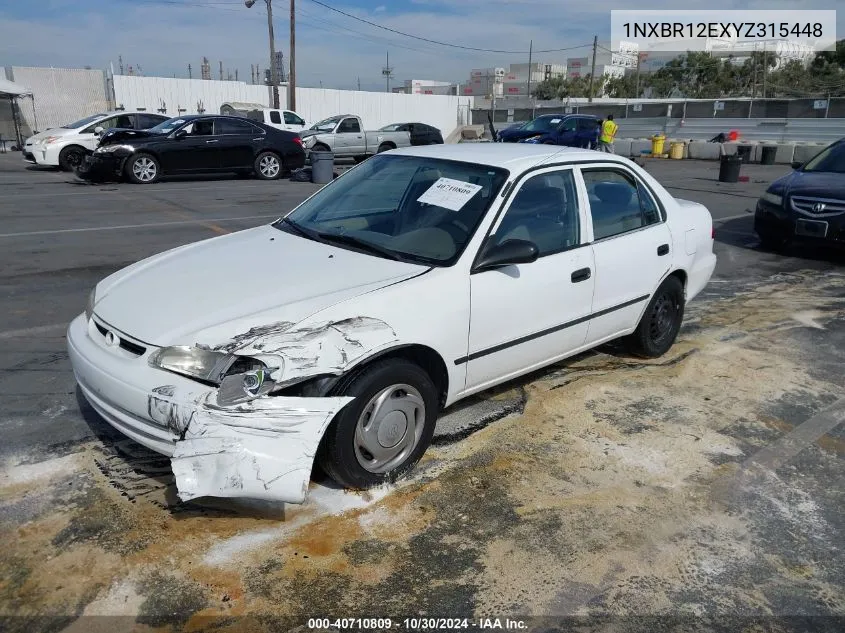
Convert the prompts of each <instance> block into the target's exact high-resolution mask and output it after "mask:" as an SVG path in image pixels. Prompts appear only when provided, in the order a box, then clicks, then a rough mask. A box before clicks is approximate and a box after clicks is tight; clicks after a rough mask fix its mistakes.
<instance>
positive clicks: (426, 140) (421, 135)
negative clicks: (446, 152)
mask: <svg viewBox="0 0 845 633" xmlns="http://www.w3.org/2000/svg"><path fill="white" fill-rule="evenodd" d="M379 132H408V133H410V135H411V145H441V144H442V143H443V135H442V134H441V133H440V130H438V129H437V128H436V127H432V126H430V125H426V124H425V123H391V124H390V125H385V126H384V127H383V128H381V129H380V130H379Z"/></svg>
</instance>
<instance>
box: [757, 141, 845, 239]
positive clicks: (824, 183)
mask: <svg viewBox="0 0 845 633" xmlns="http://www.w3.org/2000/svg"><path fill="white" fill-rule="evenodd" d="M792 168H793V169H794V171H793V172H792V173H791V174H788V175H786V176H783V177H781V178H778V179H777V180H775V181H774V182H773V183H772V184H771V185H769V188H768V189H767V190H766V193H764V194H763V195H762V196H761V197H760V199H759V200H758V201H757V209H756V211H755V213H754V231H755V232H756V233H757V235H758V236H759V237H760V243H761V244H762V246H763V248H768V249H772V250H777V249H780V248H783V247H784V246H786V245H787V244H788V243H789V242H792V241H801V242H804V241H807V242H814V243H818V244H827V245H831V246H838V247H845V139H840V140H838V141H836V142H835V143H833V144H832V145H829V146H827V147H826V148H824V149H823V150H822V151H821V152H820V153H818V154H816V155H815V156H814V157H813V158H811V159H810V160H808V161H807V162H806V163H804V164H803V165H802V164H801V163H792Z"/></svg>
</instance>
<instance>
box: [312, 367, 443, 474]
mask: <svg viewBox="0 0 845 633" xmlns="http://www.w3.org/2000/svg"><path fill="white" fill-rule="evenodd" d="M335 392H336V395H346V396H354V397H355V400H353V401H352V402H350V403H349V404H348V405H347V406H346V407H344V408H343V409H342V410H341V411H340V413H338V414H337V416H336V417H335V419H334V420H333V421H332V423H331V425H330V426H329V428H328V430H327V431H326V435H325V436H324V438H323V442H322V444H321V446H320V452H319V457H318V461H319V464H320V466H321V467H322V469H323V471H324V472H325V473H326V474H327V475H329V476H330V477H331V478H332V479H334V480H335V481H336V482H338V483H339V484H341V485H343V486H346V487H347V488H369V487H372V486H377V485H379V484H382V483H385V482H389V481H395V480H396V479H397V478H399V477H401V476H402V475H404V474H405V473H407V472H408V471H409V470H411V469H412V468H413V467H414V465H415V464H416V463H417V462H418V461H419V459H420V457H422V455H423V453H425V451H426V449H427V448H428V445H429V443H430V442H431V436H432V435H433V434H434V425H435V422H436V421H437V411H438V402H439V398H438V393H437V389H436V387H435V386H434V383H433V382H432V380H431V378H430V377H429V376H428V374H427V373H426V372H425V371H423V369H422V368H421V367H419V366H418V365H416V364H414V363H411V362H409V361H407V360H403V359H388V360H384V361H379V362H375V363H373V364H372V365H370V366H368V367H365V368H364V369H363V370H362V371H360V372H358V373H356V374H353V375H352V376H350V377H349V378H348V379H346V380H344V381H342V382H341V384H339V385H338V387H337V388H336V389H335Z"/></svg>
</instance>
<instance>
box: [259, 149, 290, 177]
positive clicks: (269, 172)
mask: <svg viewBox="0 0 845 633" xmlns="http://www.w3.org/2000/svg"><path fill="white" fill-rule="evenodd" d="M282 169H283V166H282V159H281V158H279V155H278V154H274V153H273V152H261V153H260V154H259V155H258V156H257V157H256V159H255V175H256V176H258V177H259V178H260V179H261V180H276V179H277V178H279V177H281V175H282Z"/></svg>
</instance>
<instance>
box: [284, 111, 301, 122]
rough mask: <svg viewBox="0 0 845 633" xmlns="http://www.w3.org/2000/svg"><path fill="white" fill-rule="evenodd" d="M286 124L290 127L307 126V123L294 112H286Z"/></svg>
mask: <svg viewBox="0 0 845 633" xmlns="http://www.w3.org/2000/svg"><path fill="white" fill-rule="evenodd" d="M285 123H287V124H288V125H305V121H303V120H302V119H301V118H300V117H298V116H296V115H295V114H294V113H293V112H285Z"/></svg>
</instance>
